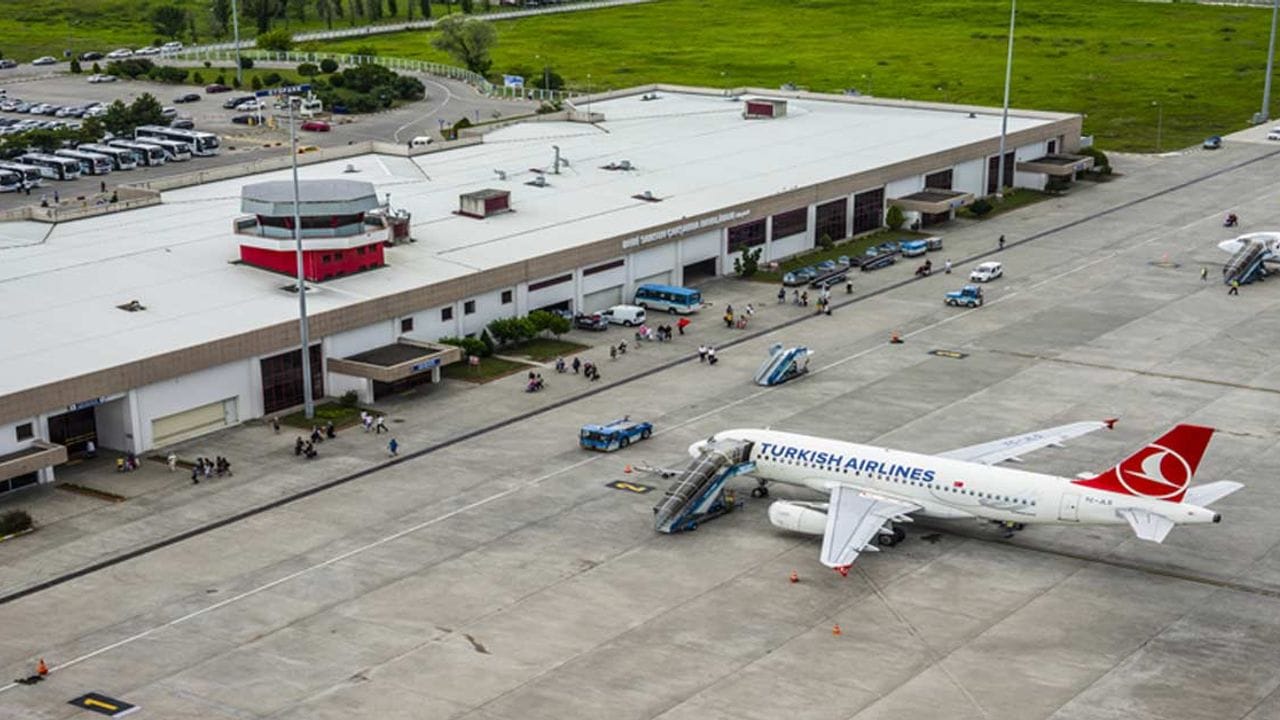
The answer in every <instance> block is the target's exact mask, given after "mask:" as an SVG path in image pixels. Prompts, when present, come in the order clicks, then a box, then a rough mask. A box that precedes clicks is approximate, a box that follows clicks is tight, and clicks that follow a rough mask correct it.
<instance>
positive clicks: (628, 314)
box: [600, 305, 645, 327]
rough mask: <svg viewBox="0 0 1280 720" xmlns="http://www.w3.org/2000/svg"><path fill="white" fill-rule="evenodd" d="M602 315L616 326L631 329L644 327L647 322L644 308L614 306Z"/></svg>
mask: <svg viewBox="0 0 1280 720" xmlns="http://www.w3.org/2000/svg"><path fill="white" fill-rule="evenodd" d="M600 314H601V315H602V316H603V317H604V319H605V320H608V321H609V322H611V323H613V324H614V325H626V326H627V327H631V326H633V325H643V324H644V321H645V317H644V308H642V307H636V306H635V305H614V306H613V307H611V308H609V309H608V310H605V311H604V312H602V313H600Z"/></svg>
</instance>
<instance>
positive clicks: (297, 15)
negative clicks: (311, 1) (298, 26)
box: [288, 0, 308, 22]
mask: <svg viewBox="0 0 1280 720" xmlns="http://www.w3.org/2000/svg"><path fill="white" fill-rule="evenodd" d="M307 2H308V0H288V7H289V9H290V10H293V17H294V19H295V20H297V21H298V22H306V21H307Z"/></svg>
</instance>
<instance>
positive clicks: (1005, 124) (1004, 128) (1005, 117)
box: [996, 0, 1018, 200]
mask: <svg viewBox="0 0 1280 720" xmlns="http://www.w3.org/2000/svg"><path fill="white" fill-rule="evenodd" d="M1017 19H1018V0H1012V2H1010V4H1009V54H1008V56H1006V57H1005V60H1004V111H1003V112H1002V113H1001V115H1000V160H999V161H998V162H997V163H996V168H997V169H996V173H997V174H996V200H1002V199H1003V198H1004V146H1005V142H1006V141H1007V140H1008V135H1009V84H1010V83H1011V82H1012V81H1013V28H1014V23H1015V22H1016V21H1017Z"/></svg>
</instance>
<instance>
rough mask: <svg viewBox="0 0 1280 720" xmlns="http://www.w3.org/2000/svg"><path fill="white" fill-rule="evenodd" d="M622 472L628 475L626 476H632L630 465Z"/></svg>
mask: <svg viewBox="0 0 1280 720" xmlns="http://www.w3.org/2000/svg"><path fill="white" fill-rule="evenodd" d="M622 472H623V473H624V474H626V475H630V474H631V466H630V465H628V466H626V467H624V468H622Z"/></svg>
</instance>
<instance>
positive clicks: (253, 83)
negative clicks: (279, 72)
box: [249, 75, 262, 90]
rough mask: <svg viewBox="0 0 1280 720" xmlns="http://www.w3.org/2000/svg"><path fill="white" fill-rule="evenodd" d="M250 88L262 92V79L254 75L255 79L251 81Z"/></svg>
mask: <svg viewBox="0 0 1280 720" xmlns="http://www.w3.org/2000/svg"><path fill="white" fill-rule="evenodd" d="M249 86H250V87H252V88H253V89H254V90H261V89H262V78H260V77H258V76H257V75H254V76H253V78H252V79H251V80H249Z"/></svg>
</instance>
